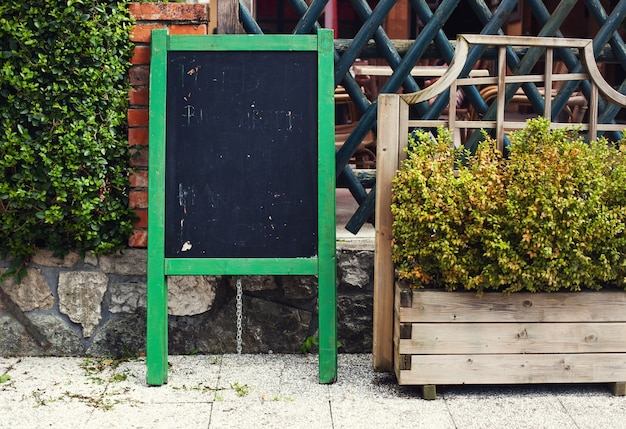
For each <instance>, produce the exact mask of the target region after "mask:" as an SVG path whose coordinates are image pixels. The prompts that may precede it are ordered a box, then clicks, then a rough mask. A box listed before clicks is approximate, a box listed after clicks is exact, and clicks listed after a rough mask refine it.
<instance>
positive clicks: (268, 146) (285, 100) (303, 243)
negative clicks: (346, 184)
mask: <svg viewBox="0 0 626 429" xmlns="http://www.w3.org/2000/svg"><path fill="white" fill-rule="evenodd" d="M317 79H318V76H317V53H316V52H306V51H303V52H288V51H284V52H276V51H272V52H263V51H205V52H196V51H193V52H185V51H173V52H168V54H167V88H168V89H167V97H166V165H165V256H166V257H169V258H181V257H182V258H211V257H216V258H271V257H281V258H289V257H311V256H315V255H317V251H318V249H317V247H318V237H317V234H318V227H317V222H318V220H317V215H318V211H317V210H318V207H317V205H318V190H317V186H318V182H317V171H318V170H317V169H318V153H317V151H318V126H317V115H318V100H317V90H316V88H317V82H318V80H317Z"/></svg>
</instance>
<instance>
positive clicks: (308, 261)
mask: <svg viewBox="0 0 626 429" xmlns="http://www.w3.org/2000/svg"><path fill="white" fill-rule="evenodd" d="M211 50H213V51H316V52H317V58H318V73H317V76H318V82H317V88H318V89H317V91H318V92H317V99H318V121H317V123H318V148H317V149H318V150H317V152H318V171H317V174H318V175H317V181H318V183H317V185H318V186H317V192H318V218H317V228H318V255H317V256H316V257H311V258H165V251H164V249H165V165H166V162H165V161H166V160H165V156H166V154H165V144H166V130H165V124H166V120H165V117H166V110H165V107H166V94H167V52H168V51H211ZM333 63H334V44H333V32H332V31H331V30H320V31H318V34H317V36H306V35H298V36H287V35H272V36H258V35H257V36H242V35H237V36H233V35H218V36H215V35H213V36H185V35H172V36H169V35H167V32H166V31H165V30H156V31H154V32H153V35H152V60H151V76H150V143H149V144H150V152H149V166H150V167H149V168H150V171H149V180H150V188H149V189H150V191H149V198H150V200H149V229H150V234H149V239H148V255H149V262H148V323H147V325H148V327H147V336H148V344H147V359H146V361H147V377H146V378H147V382H148V384H150V385H161V384H163V383H165V382H167V282H166V276H167V275H211V274H212V275H295V274H297V275H317V276H318V280H319V288H318V290H319V293H318V308H319V337H320V347H319V349H320V352H319V377H320V382H321V383H331V382H333V381H335V380H336V378H337V311H336V302H337V290H336V246H335V244H336V237H335V186H336V183H335V174H334V166H335V157H334V153H335V150H334V148H335V145H334V118H335V112H334V84H333V73H332V71H333ZM312 89H313V88H312Z"/></svg>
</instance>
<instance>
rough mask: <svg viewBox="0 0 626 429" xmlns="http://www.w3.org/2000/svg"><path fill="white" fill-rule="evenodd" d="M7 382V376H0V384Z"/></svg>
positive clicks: (8, 378)
mask: <svg viewBox="0 0 626 429" xmlns="http://www.w3.org/2000/svg"><path fill="white" fill-rule="evenodd" d="M9 380H11V376H10V375H9V374H2V375H0V384H2V383H6V382H7V381H9Z"/></svg>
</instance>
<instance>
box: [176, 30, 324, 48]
mask: <svg viewBox="0 0 626 429" xmlns="http://www.w3.org/2000/svg"><path fill="white" fill-rule="evenodd" d="M316 39H317V37H316V36H311V35H301V36H299V37H297V38H294V37H293V36H292V35H287V34H264V35H263V37H259V36H258V35H256V34H251V35H231V34H213V35H209V36H198V35H195V36H189V35H176V34H173V35H171V36H169V45H168V50H169V51H277V50H286V51H316V50H317V41H316Z"/></svg>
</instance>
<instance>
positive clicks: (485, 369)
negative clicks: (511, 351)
mask: <svg viewBox="0 0 626 429" xmlns="http://www.w3.org/2000/svg"><path fill="white" fill-rule="evenodd" d="M410 366H411V369H406V370H402V369H401V370H399V373H398V374H397V375H398V383H399V384H407V385H427V384H435V385H437V384H526V383H611V382H615V381H617V380H626V353H610V354H599V353H587V354H548V355H546V354H518V355H504V354H491V355H413V356H411V357H410ZM616 384H617V385H619V384H621V383H616Z"/></svg>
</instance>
